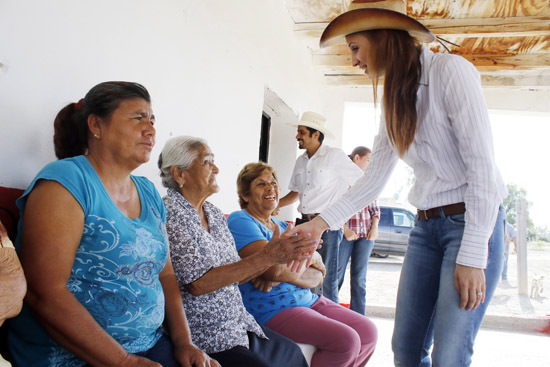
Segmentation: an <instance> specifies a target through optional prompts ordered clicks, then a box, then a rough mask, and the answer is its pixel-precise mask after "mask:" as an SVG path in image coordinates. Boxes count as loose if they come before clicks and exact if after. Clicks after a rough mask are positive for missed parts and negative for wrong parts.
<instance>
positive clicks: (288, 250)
mask: <svg viewBox="0 0 550 367" xmlns="http://www.w3.org/2000/svg"><path fill="white" fill-rule="evenodd" d="M289 227H290V226H289ZM291 231H292V229H291V228H287V229H286V230H285V231H284V232H283V233H282V234H281V232H280V230H279V226H275V230H274V231H273V237H271V240H270V241H269V242H268V244H267V245H266V246H265V247H264V248H265V250H266V251H268V256H269V257H270V258H271V259H272V261H273V263H275V264H286V263H289V262H293V261H306V260H307V259H309V258H310V257H311V254H312V253H313V251H315V249H316V248H317V242H318V241H317V239H316V238H313V237H312V236H311V234H310V233H307V232H304V233H297V234H296V235H294V234H292V233H291Z"/></svg>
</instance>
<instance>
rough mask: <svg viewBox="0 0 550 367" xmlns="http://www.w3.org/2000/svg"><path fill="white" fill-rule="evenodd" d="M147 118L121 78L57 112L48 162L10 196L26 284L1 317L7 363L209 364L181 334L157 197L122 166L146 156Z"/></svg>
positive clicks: (147, 105) (150, 131)
mask: <svg viewBox="0 0 550 367" xmlns="http://www.w3.org/2000/svg"><path fill="white" fill-rule="evenodd" d="M154 121H155V117H154V115H153V111H152V108H151V99H150V96H149V93H148V92H147V90H146V89H145V88H144V87H143V86H141V85H139V84H137V83H129V82H105V83H101V84H98V85H96V86H95V87H93V88H92V89H91V90H90V91H89V92H88V93H87V94H86V97H85V98H83V99H81V100H80V101H79V102H77V103H70V104H69V105H67V106H66V107H64V108H63V109H62V110H61V111H60V112H59V113H58V115H57V117H56V120H55V122H54V127H55V134H54V144H55V153H56V155H57V157H58V158H59V160H58V161H55V162H52V163H49V164H48V165H46V166H45V167H44V168H43V169H42V170H41V171H40V172H39V173H38V174H37V176H36V177H35V179H34V180H33V181H32V182H31V184H30V185H29V187H28V188H27V190H26V191H25V192H24V194H23V196H22V197H21V198H20V199H19V200H18V201H17V204H18V206H19V209H20V212H21V219H20V221H19V231H18V232H19V235H18V236H17V239H16V244H15V245H16V247H19V249H20V251H21V252H20V253H21V263H22V265H23V269H24V270H25V275H26V277H27V282H28V293H27V297H26V298H25V302H26V305H25V306H24V307H23V311H22V312H21V314H20V315H19V316H18V317H17V318H15V319H12V320H9V326H10V329H9V335H8V337H9V346H10V351H11V353H12V356H13V358H14V362H15V363H14V365H16V366H33V367H42V366H51V367H58V366H59V367H61V366H63V367H78V366H84V365H88V366H117V367H124V366H132V367H134V366H143V367H161V366H162V367H168V366H172V367H179V366H191V365H200V366H209V367H212V366H219V365H218V363H216V362H215V361H211V359H210V357H208V356H207V355H206V354H205V353H203V352H202V351H201V350H200V349H198V348H197V347H196V346H195V345H193V344H192V342H191V337H190V333H189V327H188V325H187V321H186V319H185V313H184V310H183V303H182V302H181V297H180V296H179V291H178V285H177V281H176V277H175V274H174V270H173V268H172V263H171V261H170V257H169V253H168V241H167V238H166V232H165V228H164V225H165V220H166V210H165V208H164V205H163V203H162V199H161V198H160V195H159V194H158V192H157V191H156V190H155V187H154V186H153V184H152V183H151V182H150V181H149V180H147V179H146V178H145V177H139V176H133V175H131V172H132V171H133V170H134V169H136V168H137V167H138V166H140V165H141V164H143V163H145V162H147V161H148V160H149V156H150V154H151V150H152V149H153V146H154V144H155V128H154V127H153V124H154ZM31 311H32V312H31ZM163 321H164V328H163V327H162V324H163Z"/></svg>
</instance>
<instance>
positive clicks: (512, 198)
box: [503, 183, 535, 233]
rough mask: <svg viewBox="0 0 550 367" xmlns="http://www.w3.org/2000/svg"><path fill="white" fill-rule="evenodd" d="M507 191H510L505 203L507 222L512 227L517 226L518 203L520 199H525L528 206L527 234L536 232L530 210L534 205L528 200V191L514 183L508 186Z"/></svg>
mask: <svg viewBox="0 0 550 367" xmlns="http://www.w3.org/2000/svg"><path fill="white" fill-rule="evenodd" d="M506 189H507V190H508V196H506V198H505V199H504V202H503V204H504V209H505V210H506V220H507V221H508V222H509V223H510V224H512V225H516V224H517V221H518V220H517V209H516V202H517V200H518V199H524V200H525V203H526V206H527V210H526V214H527V232H528V233H532V232H535V226H534V224H533V221H532V220H531V218H530V217H529V209H530V208H531V206H532V205H533V203H532V202H530V201H529V200H527V190H525V189H524V188H523V187H520V186H518V185H516V184H513V183H512V184H507V185H506Z"/></svg>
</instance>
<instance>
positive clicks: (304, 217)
mask: <svg viewBox="0 0 550 367" xmlns="http://www.w3.org/2000/svg"><path fill="white" fill-rule="evenodd" d="M318 215H319V213H313V214H303V213H302V219H303V220H312V219H313V218H315V217H316V216H318Z"/></svg>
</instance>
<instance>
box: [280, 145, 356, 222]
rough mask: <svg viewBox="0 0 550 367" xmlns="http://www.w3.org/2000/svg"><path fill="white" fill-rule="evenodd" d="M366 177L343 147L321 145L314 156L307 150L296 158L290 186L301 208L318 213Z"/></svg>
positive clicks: (300, 209) (304, 211)
mask: <svg viewBox="0 0 550 367" xmlns="http://www.w3.org/2000/svg"><path fill="white" fill-rule="evenodd" d="M362 176H363V171H361V169H360V168H359V167H358V166H357V165H356V164H355V163H353V162H352V160H351V159H349V157H348V156H347V155H346V153H344V152H343V151H342V150H341V149H338V148H332V147H329V146H327V145H325V144H321V146H320V147H319V149H317V151H316V152H315V154H314V155H313V156H312V157H311V158H308V156H307V151H306V152H304V154H302V155H300V156H299V157H298V158H297V159H296V164H295V165H294V171H292V178H291V179H290V184H289V185H288V188H289V190H290V191H295V192H297V193H298V194H299V196H300V203H299V205H298V211H299V212H300V213H304V214H314V213H320V212H321V211H322V210H324V209H325V208H326V207H327V206H328V205H330V204H331V203H333V202H335V201H336V200H337V199H339V198H340V197H341V196H342V195H343V194H344V193H345V192H346V191H347V190H348V189H349V187H350V186H351V185H353V184H354V183H355V182H356V181H357V180H358V179H359V178H360V177H362ZM340 227H341V226H340ZM340 227H338V228H340Z"/></svg>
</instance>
